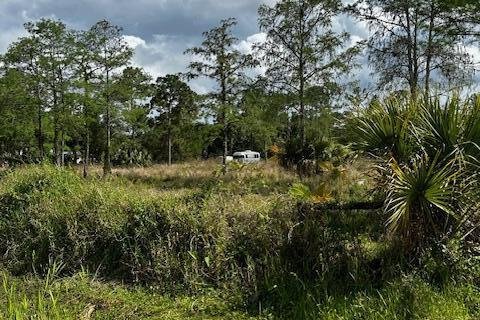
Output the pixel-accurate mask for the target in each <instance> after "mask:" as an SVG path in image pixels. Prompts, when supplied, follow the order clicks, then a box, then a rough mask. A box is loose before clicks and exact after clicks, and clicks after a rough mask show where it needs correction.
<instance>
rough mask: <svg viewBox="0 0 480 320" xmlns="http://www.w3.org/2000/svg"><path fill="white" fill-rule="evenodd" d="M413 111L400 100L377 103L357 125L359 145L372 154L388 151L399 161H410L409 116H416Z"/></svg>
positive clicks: (366, 111) (357, 121)
mask: <svg viewBox="0 0 480 320" xmlns="http://www.w3.org/2000/svg"><path fill="white" fill-rule="evenodd" d="M410 107H411V106H410V105H409V104H408V103H407V104H406V103H405V102H404V101H400V100H396V99H389V100H388V101H386V102H385V103H380V102H374V103H373V104H372V105H371V106H370V107H369V108H368V109H367V110H365V113H364V114H363V115H362V116H361V117H359V118H357V120H356V122H355V123H354V125H355V128H354V131H355V134H356V138H357V139H358V140H359V144H360V145H361V146H362V147H363V148H364V149H366V150H368V151H372V152H385V151H386V152H388V153H390V154H391V156H393V157H394V158H395V159H396V160H397V161H401V160H403V159H405V158H406V157H408V155H409V153H410V152H409V149H410V146H409V144H408V133H409V132H408V127H409V121H410V119H409V114H413V110H410Z"/></svg>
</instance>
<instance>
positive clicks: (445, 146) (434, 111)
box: [414, 97, 464, 157]
mask: <svg viewBox="0 0 480 320" xmlns="http://www.w3.org/2000/svg"><path fill="white" fill-rule="evenodd" d="M463 120H464V117H463V114H462V106H461V105H460V101H459V100H458V99H457V98H455V97H454V98H452V99H450V100H449V101H448V102H447V103H446V104H445V105H443V106H442V105H441V103H440V100H439V99H435V100H433V101H425V102H424V103H423V104H421V106H420V112H419V125H418V126H416V127H415V128H414V129H416V130H417V131H418V132H420V135H421V136H422V138H423V143H424V147H425V149H426V150H427V152H428V153H429V155H430V156H431V157H434V156H435V154H436V153H437V152H439V151H441V155H442V156H446V155H449V154H451V153H452V151H454V150H455V148H457V146H458V144H459V143H461V140H462V127H463V123H462V122H463Z"/></svg>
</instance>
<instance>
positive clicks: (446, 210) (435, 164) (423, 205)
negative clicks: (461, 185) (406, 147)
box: [386, 153, 457, 234]
mask: <svg viewBox="0 0 480 320" xmlns="http://www.w3.org/2000/svg"><path fill="white" fill-rule="evenodd" d="M439 156H440V153H437V155H436V156H435V158H434V159H433V160H430V159H429V157H428V155H426V154H425V155H422V156H421V157H419V158H417V159H415V160H414V161H413V162H412V165H410V166H407V165H404V166H401V165H399V164H397V162H395V161H392V162H391V165H390V168H391V172H392V177H391V182H390V185H389V191H388V193H387V201H386V212H387V213H388V214H389V218H388V220H387V225H388V227H389V229H390V230H391V231H392V232H401V233H403V234H405V233H408V232H418V231H420V232H428V231H430V230H438V229H439V228H440V227H441V225H444V224H443V222H444V221H447V220H448V219H449V218H450V217H452V218H455V214H454V209H453V206H452V203H453V200H454V196H455V187H454V181H455V178H456V176H457V173H456V171H455V167H456V166H455V163H454V162H453V161H449V162H448V163H443V164H442V163H441V161H439ZM440 222H442V223H440ZM412 224H415V225H417V226H421V228H424V230H415V229H412V228H411V225H412ZM425 229H430V230H425Z"/></svg>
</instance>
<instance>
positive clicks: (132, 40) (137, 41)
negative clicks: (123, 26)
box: [123, 35, 146, 49]
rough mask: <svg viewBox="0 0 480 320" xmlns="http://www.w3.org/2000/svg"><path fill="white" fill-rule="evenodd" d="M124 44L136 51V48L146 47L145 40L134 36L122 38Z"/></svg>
mask: <svg viewBox="0 0 480 320" xmlns="http://www.w3.org/2000/svg"><path fill="white" fill-rule="evenodd" d="M123 39H124V40H125V42H127V44H128V46H129V47H130V48H132V49H136V48H137V47H138V46H146V42H145V40H143V39H142V38H140V37H136V36H128V35H126V36H123Z"/></svg>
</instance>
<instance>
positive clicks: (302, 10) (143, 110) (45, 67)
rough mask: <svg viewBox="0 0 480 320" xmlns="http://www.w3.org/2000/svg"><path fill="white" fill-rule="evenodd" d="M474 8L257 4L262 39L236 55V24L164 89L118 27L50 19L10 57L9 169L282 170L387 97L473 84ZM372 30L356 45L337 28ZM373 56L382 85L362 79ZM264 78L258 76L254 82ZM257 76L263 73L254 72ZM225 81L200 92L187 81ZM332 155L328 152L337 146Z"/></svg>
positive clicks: (2, 74)
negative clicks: (262, 164) (249, 154)
mask: <svg viewBox="0 0 480 320" xmlns="http://www.w3.org/2000/svg"><path fill="white" fill-rule="evenodd" d="M479 6H480V5H479V4H478V2H477V1H473V0H458V1H448V0H416V1H411V0H395V1H393V0H358V1H356V2H354V3H350V4H349V5H344V4H342V1H339V0H317V1H311V0H310V1H307V0H282V1H279V2H277V3H276V4H275V5H272V6H267V5H262V6H260V8H259V10H258V13H259V19H258V21H259V30H260V31H261V32H263V33H265V34H266V39H265V41H263V42H261V43H258V44H257V45H255V47H254V50H253V52H252V53H245V52H240V51H239V50H237V49H236V48H238V46H237V44H238V42H239V40H238V39H237V38H236V37H235V36H234V35H233V29H234V26H235V24H236V20H235V19H234V18H229V19H225V20H222V21H221V22H220V24H219V25H218V26H217V27H215V28H213V29H211V30H209V31H207V32H205V33H204V34H203V36H204V40H203V42H202V43H201V44H199V46H198V47H194V48H191V49H189V50H187V51H186V54H188V55H189V56H190V57H191V63H190V65H189V67H188V70H186V71H185V72H184V73H182V74H178V75H166V76H164V77H160V78H158V79H156V80H154V79H152V77H151V76H150V75H148V74H147V73H146V72H145V71H144V70H142V69H141V68H137V67H132V66H131V60H132V56H133V50H132V48H130V47H129V46H128V44H127V42H126V41H125V38H124V36H123V34H122V29H121V28H120V27H118V26H115V25H112V24H111V23H110V22H108V21H99V22H98V23H96V24H95V25H94V26H92V27H91V28H90V29H89V30H72V29H70V28H68V27H67V26H66V25H65V24H64V23H63V22H61V21H57V20H51V19H42V20H39V21H36V22H32V23H27V24H25V28H26V31H27V35H26V36H25V37H22V38H20V39H18V40H17V41H16V42H14V43H12V44H11V45H10V47H9V48H8V50H7V52H6V53H5V54H4V55H2V56H1V70H0V153H1V156H2V158H3V161H5V162H16V161H17V162H40V161H45V160H50V161H52V162H54V163H56V164H58V165H64V164H65V163H67V162H77V163H83V164H84V165H85V174H87V172H88V164H89V163H90V162H92V161H95V162H101V161H102V162H103V163H104V170H105V173H106V174H108V173H109V172H110V170H111V165H112V164H114V165H127V164H145V163H149V162H152V161H154V162H164V161H168V162H171V161H177V160H183V159H188V158H199V157H208V156H213V155H223V156H225V155H226V154H229V153H231V152H232V151H233V150H237V149H244V148H245V149H246V148H248V149H256V150H258V151H262V152H264V154H265V155H269V154H271V153H272V152H273V153H275V154H278V155H280V156H281V159H282V160H283V161H284V163H285V164H296V163H298V162H300V161H302V160H305V159H319V158H322V157H324V156H325V152H326V150H330V149H331V148H330V147H331V145H332V141H336V142H343V143H348V142H349V135H348V130H347V128H346V127H345V126H344V125H343V121H342V119H343V118H344V117H345V112H346V111H349V110H351V108H352V107H358V106H362V105H365V104H368V102H369V101H370V100H372V99H374V98H375V97H377V96H378V95H385V94H386V92H389V94H390V95H391V94H399V95H403V94H408V95H410V96H411V97H413V98H414V99H416V98H417V97H421V96H422V95H423V94H429V93H430V92H431V91H439V90H452V89H456V90H459V89H461V88H463V87H465V86H467V85H471V84H472V83H473V80H472V77H473V74H474V71H475V66H476V65H475V60H474V57H473V55H472V54H471V52H472V50H470V49H473V48H476V46H478V39H479V34H480V32H479V21H480V13H479V12H480V10H479V9H480V8H479ZM346 15H349V16H351V17H352V19H356V20H358V21H361V22H363V23H365V24H367V25H368V27H369V29H370V31H371V32H370V33H371V37H370V38H369V39H365V40H362V41H356V42H355V41H352V39H351V37H350V35H349V34H348V33H347V32H344V31H337V30H338V28H337V27H334V26H333V24H334V22H335V21H339V20H336V19H337V18H339V17H345V16H346ZM361 56H366V57H368V61H369V63H370V65H371V67H372V70H373V71H374V74H373V75H372V82H376V83H377V87H376V88H375V89H373V90H370V91H369V92H368V93H367V92H366V91H365V90H364V89H365V88H363V89H362V88H360V86H359V84H358V81H356V76H355V70H356V67H358V65H359V61H360V59H359V57H361ZM260 67H261V70H264V72H261V74H260V75H259V76H249V75H252V74H255V73H256V72H251V71H249V69H254V68H260ZM257 73H258V72H257ZM196 77H206V78H210V79H211V80H213V81H215V83H216V84H217V85H216V87H215V88H214V89H212V92H210V93H209V94H206V95H198V94H197V93H195V92H193V91H192V90H191V89H190V87H189V86H188V80H190V79H193V78H196ZM329 148H330V149H329Z"/></svg>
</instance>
